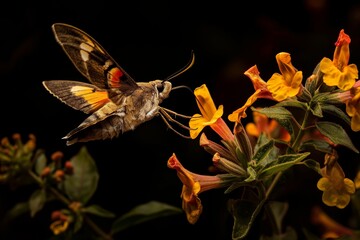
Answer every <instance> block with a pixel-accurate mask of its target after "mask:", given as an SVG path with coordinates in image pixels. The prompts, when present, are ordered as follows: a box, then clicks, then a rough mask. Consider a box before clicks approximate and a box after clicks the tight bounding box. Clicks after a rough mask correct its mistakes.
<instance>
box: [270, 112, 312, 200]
mask: <svg viewBox="0 0 360 240" xmlns="http://www.w3.org/2000/svg"><path fill="white" fill-rule="evenodd" d="M309 113H310V110H309V107H308V108H307V109H306V111H305V115H304V119H303V122H302V124H301V127H300V129H299V132H298V134H297V136H296V138H295V141H294V143H293V144H292V148H293V149H294V151H295V152H297V151H298V148H299V145H300V143H301V139H302V137H303V135H304V129H305V128H306V126H307V124H308V118H309ZM281 175H282V172H279V173H278V174H276V176H275V177H274V179H273V180H272V182H271V184H270V186H269V188H268V189H267V190H266V194H265V197H266V198H268V197H269V195H270V193H271V192H272V190H273V189H274V187H275V185H276V183H277V182H278V181H279V179H280V177H281Z"/></svg>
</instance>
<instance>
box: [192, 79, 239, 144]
mask: <svg viewBox="0 0 360 240" xmlns="http://www.w3.org/2000/svg"><path fill="white" fill-rule="evenodd" d="M194 94H195V97H196V100H197V104H198V107H199V109H200V112H201V114H194V115H193V116H192V118H191V119H190V122H189V126H190V137H191V138H192V139H195V138H196V137H197V136H198V135H199V134H200V132H201V131H202V130H203V129H204V127H206V126H210V127H211V128H212V129H213V130H214V131H215V132H216V133H217V134H219V136H221V137H222V139H224V140H227V141H231V140H232V139H233V138H234V135H233V134H232V132H231V130H230V129H229V127H228V126H227V125H226V123H225V122H224V120H223V119H222V118H221V116H222V115H223V113H224V110H223V106H222V105H220V106H219V108H218V109H216V107H215V104H214V101H213V99H212V98H211V96H210V93H209V90H208V88H207V86H206V85H205V84H203V85H201V86H200V87H197V88H196V89H195V91H194Z"/></svg>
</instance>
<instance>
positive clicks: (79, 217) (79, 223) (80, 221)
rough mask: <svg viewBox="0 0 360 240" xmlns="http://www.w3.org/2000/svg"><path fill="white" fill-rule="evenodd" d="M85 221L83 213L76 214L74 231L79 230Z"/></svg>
mask: <svg viewBox="0 0 360 240" xmlns="http://www.w3.org/2000/svg"><path fill="white" fill-rule="evenodd" d="M83 223H84V217H83V215H81V214H76V218H75V222H74V223H73V224H74V233H76V232H78V231H79V230H80V229H81V228H82V225H83Z"/></svg>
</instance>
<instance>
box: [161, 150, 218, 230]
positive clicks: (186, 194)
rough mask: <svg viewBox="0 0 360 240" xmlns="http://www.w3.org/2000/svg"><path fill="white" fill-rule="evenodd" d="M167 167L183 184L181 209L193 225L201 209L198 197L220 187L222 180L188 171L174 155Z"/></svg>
mask: <svg viewBox="0 0 360 240" xmlns="http://www.w3.org/2000/svg"><path fill="white" fill-rule="evenodd" d="M167 166H168V167H169V168H171V169H175V170H176V171H177V175H178V177H179V178H180V180H181V182H182V183H183V187H182V193H181V198H182V208H183V210H184V211H185V213H186V217H187V220H188V222H189V223H191V224H195V223H196V222H197V220H198V219H199V216H200V214H201V212H202V209H203V207H202V205H201V200H200V198H199V197H198V195H199V194H200V193H201V192H204V191H206V190H210V189H214V188H219V187H222V186H223V185H222V180H221V178H220V177H218V176H206V175H199V174H195V173H192V172H190V171H188V170H187V169H185V168H184V167H183V166H182V164H181V163H180V161H179V160H178V159H177V157H176V155H175V154H173V155H172V156H171V157H170V158H169V160H168V162H167Z"/></svg>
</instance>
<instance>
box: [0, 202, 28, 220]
mask: <svg viewBox="0 0 360 240" xmlns="http://www.w3.org/2000/svg"><path fill="white" fill-rule="evenodd" d="M28 211H30V206H29V202H28V201H26V202H20V203H17V204H16V205H15V206H14V207H13V208H11V209H10V210H9V211H8V212H7V213H6V215H5V217H4V218H3V219H1V224H0V225H2V224H3V223H5V222H10V221H12V220H13V219H15V218H17V217H19V216H20V215H22V214H25V213H26V212H28Z"/></svg>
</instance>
